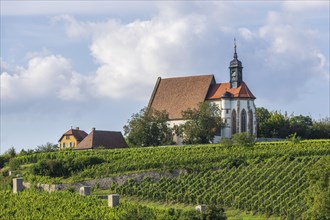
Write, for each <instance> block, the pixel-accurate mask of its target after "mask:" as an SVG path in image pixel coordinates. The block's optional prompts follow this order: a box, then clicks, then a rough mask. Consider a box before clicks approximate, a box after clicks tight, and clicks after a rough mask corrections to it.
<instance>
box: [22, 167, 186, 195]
mask: <svg viewBox="0 0 330 220" xmlns="http://www.w3.org/2000/svg"><path fill="white" fill-rule="evenodd" d="M186 173H187V171H186V170H184V169H180V170H174V171H171V172H169V171H160V172H156V171H149V172H141V173H130V174H123V175H121V176H114V177H106V178H102V179H93V180H85V181H82V182H77V183H68V184H41V183H38V184H31V183H27V182H23V185H24V187H25V188H30V187H32V186H33V185H34V187H37V188H38V189H41V190H45V191H47V192H53V191H56V190H65V189H69V188H74V189H75V191H79V189H80V187H82V186H90V187H92V188H94V187H96V186H97V187H98V188H100V189H108V188H110V187H111V186H112V184H114V183H116V184H118V185H119V186H121V185H123V184H124V183H126V182H127V181H128V180H129V179H132V180H134V181H137V182H141V181H143V179H144V178H147V177H148V178H150V179H152V180H154V181H158V180H160V179H161V178H162V177H165V178H173V177H177V176H180V175H184V174H186Z"/></svg>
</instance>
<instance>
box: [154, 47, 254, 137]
mask: <svg viewBox="0 0 330 220" xmlns="http://www.w3.org/2000/svg"><path fill="white" fill-rule="evenodd" d="M229 77H230V81H229V82H224V83H217V82H216V81H215V78H214V75H201V76H187V77H174V78H164V79H163V78H161V77H158V79H157V82H156V85H155V87H154V90H153V92H152V95H151V97H150V101H149V104H148V108H153V109H156V110H159V111H161V110H166V111H167V112H168V114H169V119H170V121H169V124H170V126H171V127H174V126H175V125H181V124H183V123H184V120H183V118H182V114H181V113H182V111H184V110H187V109H188V108H191V109H194V108H197V106H198V103H200V102H211V103H215V104H216V105H217V106H218V107H219V109H220V112H221V118H222V120H223V122H224V126H223V127H221V128H219V130H218V131H217V134H216V136H215V138H214V140H213V142H214V143H217V142H219V141H220V139H221V138H224V137H226V138H230V137H232V135H233V134H235V133H240V132H249V133H251V134H255V135H256V132H257V120H256V106H255V104H254V100H255V99H256V97H255V96H254V95H253V94H252V92H251V91H250V89H249V88H248V86H247V84H246V83H245V82H244V81H243V66H242V62H241V61H240V60H238V56H237V52H236V43H235V46H234V57H233V60H232V61H230V65H229ZM174 141H175V142H176V143H177V144H181V143H182V139H181V138H180V137H176V136H175V137H174Z"/></svg>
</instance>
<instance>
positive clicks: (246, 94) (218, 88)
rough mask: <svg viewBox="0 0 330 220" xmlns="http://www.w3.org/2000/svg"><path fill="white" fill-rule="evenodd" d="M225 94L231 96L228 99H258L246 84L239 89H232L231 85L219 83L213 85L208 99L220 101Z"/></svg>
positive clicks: (242, 84)
mask: <svg viewBox="0 0 330 220" xmlns="http://www.w3.org/2000/svg"><path fill="white" fill-rule="evenodd" d="M224 93H227V94H226V95H228V94H229V95H230V97H227V98H251V99H255V98H256V97H255V96H254V95H253V94H252V92H251V91H250V89H249V88H248V86H247V85H246V84H245V82H242V83H241V85H240V86H239V87H238V88H230V83H218V84H214V85H211V86H210V89H209V92H208V94H207V96H206V99H207V100H212V99H220V98H222V96H223V95H224Z"/></svg>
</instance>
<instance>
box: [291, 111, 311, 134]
mask: <svg viewBox="0 0 330 220" xmlns="http://www.w3.org/2000/svg"><path fill="white" fill-rule="evenodd" d="M289 123H290V133H291V134H294V133H296V134H297V135H298V136H300V137H302V138H309V136H310V133H311V127H312V125H313V120H312V118H311V117H309V116H303V115H298V116H292V117H290V119H289Z"/></svg>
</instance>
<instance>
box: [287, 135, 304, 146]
mask: <svg viewBox="0 0 330 220" xmlns="http://www.w3.org/2000/svg"><path fill="white" fill-rule="evenodd" d="M287 140H288V141H291V142H292V143H294V144H296V143H299V142H300V140H301V137H299V136H297V133H296V132H295V133H294V134H290V135H289V136H288V137H287Z"/></svg>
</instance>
